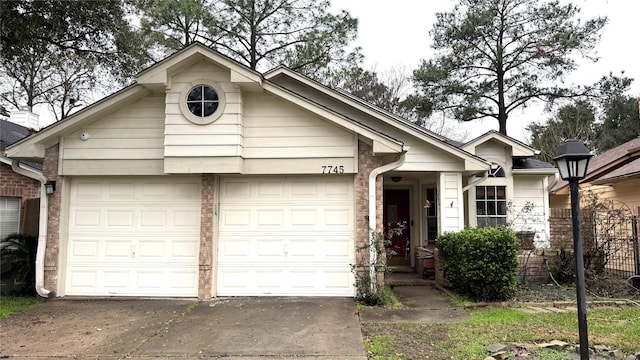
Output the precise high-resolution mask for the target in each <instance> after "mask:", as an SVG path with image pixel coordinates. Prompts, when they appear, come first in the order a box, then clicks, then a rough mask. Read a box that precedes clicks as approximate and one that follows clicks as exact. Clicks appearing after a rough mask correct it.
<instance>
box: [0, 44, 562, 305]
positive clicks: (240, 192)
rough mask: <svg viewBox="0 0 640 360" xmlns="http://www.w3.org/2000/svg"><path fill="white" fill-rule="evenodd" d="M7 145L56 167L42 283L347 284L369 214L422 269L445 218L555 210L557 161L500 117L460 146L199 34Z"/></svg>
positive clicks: (121, 287) (177, 290)
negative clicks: (495, 125)
mask: <svg viewBox="0 0 640 360" xmlns="http://www.w3.org/2000/svg"><path fill="white" fill-rule="evenodd" d="M7 153H8V155H9V156H10V157H12V158H14V159H19V160H20V161H40V162H42V163H43V172H44V175H45V177H46V178H47V179H48V180H49V181H55V182H56V191H55V192H54V193H53V194H51V195H48V219H49V222H48V226H47V229H48V231H47V236H46V239H44V241H46V245H45V246H44V247H45V248H46V252H45V253H43V254H39V256H42V257H43V262H44V269H43V274H41V275H39V276H41V277H42V279H43V280H42V281H43V282H42V284H43V285H42V288H41V289H40V290H39V291H40V293H41V294H43V295H47V296H51V294H52V292H55V294H56V296H76V295H78V296H160V297H167V296H171V297H198V298H201V299H206V298H210V297H214V296H235V295H249V296H270V295H287V296H353V295H354V292H355V290H354V287H353V283H354V278H353V274H352V273H351V271H350V266H349V265H350V264H353V263H355V262H356V250H355V249H356V247H360V246H363V245H366V244H367V243H368V242H369V241H370V239H371V237H370V229H375V230H376V231H377V232H381V231H383V229H384V227H383V222H384V223H393V224H395V223H403V224H406V225H407V229H406V230H405V231H404V233H403V234H402V236H399V238H398V239H395V240H394V244H393V245H394V248H396V249H397V250H398V255H397V256H398V257H399V258H401V260H403V261H404V262H406V264H408V265H410V266H417V265H418V264H416V256H415V254H416V249H417V247H420V246H428V245H430V244H431V245H432V244H433V241H434V240H435V237H436V235H437V234H438V233H441V232H445V231H457V230H461V229H463V228H464V227H465V226H476V225H495V224H504V223H508V222H509V217H510V215H509V211H508V210H509V207H510V205H509V204H513V207H515V208H518V207H522V206H523V205H524V203H525V201H531V202H535V205H536V207H538V208H539V209H541V210H540V211H542V212H547V211H548V197H547V193H548V189H547V186H548V183H547V178H548V175H549V174H552V173H554V172H555V169H552V168H549V167H544V166H540V164H539V163H537V162H535V161H534V160H532V159H531V157H532V156H533V155H534V154H535V151H534V150H533V149H531V148H530V147H528V146H526V145H524V144H521V143H520V142H518V141H515V140H513V139H511V138H508V137H506V136H503V135H500V134H498V133H496V132H490V133H488V134H486V135H484V136H481V137H479V138H477V139H474V140H472V141H470V142H468V143H466V144H460V143H454V142H451V141H449V140H448V139H446V138H444V137H441V136H438V135H436V134H433V133H431V132H429V131H427V130H425V129H424V128H421V127H418V126H416V125H414V124H412V123H410V122H407V121H405V120H403V119H401V118H399V117H397V116H394V115H393V114H390V113H387V112H385V111H383V110H381V109H379V108H376V107H374V106H372V105H370V104H368V103H366V102H364V101H362V100H360V99H358V98H356V97H353V96H351V95H349V94H347V93H345V92H341V91H335V90H332V89H329V88H327V87H324V86H322V85H320V84H318V83H317V82H314V81H312V80H310V79H308V78H306V77H304V76H301V75H299V74H297V73H295V72H293V71H291V70H289V69H287V68H284V67H278V68H276V69H274V70H271V71H269V72H267V73H265V74H260V73H258V72H255V71H253V70H250V69H249V68H247V67H245V66H243V65H240V64H239V63H237V62H235V61H234V60H232V59H230V58H227V57H225V56H223V55H221V54H219V53H217V52H215V51H213V50H211V49H209V48H207V47H205V46H203V45H201V44H197V43H196V44H192V45H190V46H188V47H186V48H184V49H183V50H181V51H179V52H178V53H176V54H174V55H172V56H170V57H168V58H166V59H165V60H163V61H161V62H159V63H157V64H155V65H153V66H152V67H150V68H148V69H146V70H144V71H143V72H141V73H140V74H138V75H137V77H136V82H135V83H134V84H133V85H131V86H129V87H126V88H124V89H122V90H120V91H119V92H117V93H115V94H113V95H111V96H109V97H107V98H105V99H103V100H101V101H99V102H97V103H95V104H93V105H91V106H89V107H87V108H85V109H83V110H81V111H79V112H77V113H75V114H74V115H72V116H69V117H68V118H66V119H65V120H63V121H60V122H58V123H56V124H54V125H52V126H50V127H48V128H46V129H44V130H42V131H41V132H39V133H37V134H34V135H32V136H31V137H29V138H27V139H25V140H23V141H21V142H19V143H17V144H15V145H13V146H11V147H10V148H9V149H8V150H7ZM537 230H538V231H539V233H540V234H539V236H540V239H541V241H544V239H546V236H547V235H546V234H548V231H546V229H545V225H544V224H543V225H542V227H541V228H538V229H537Z"/></svg>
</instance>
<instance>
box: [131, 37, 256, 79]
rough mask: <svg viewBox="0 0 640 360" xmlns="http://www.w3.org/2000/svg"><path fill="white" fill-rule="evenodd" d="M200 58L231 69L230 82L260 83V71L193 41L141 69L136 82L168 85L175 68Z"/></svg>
mask: <svg viewBox="0 0 640 360" xmlns="http://www.w3.org/2000/svg"><path fill="white" fill-rule="evenodd" d="M201 59H208V60H210V61H211V62H213V63H216V64H218V65H220V66H222V67H224V68H227V69H229V70H230V71H231V82H234V83H241V84H242V83H258V84H261V83H262V75H260V73H258V72H256V71H253V70H251V69H249V68H248V67H246V66H244V65H241V64H240V63H238V62H237V61H235V60H232V59H230V58H228V57H226V56H224V55H222V54H220V53H218V52H215V51H213V50H211V49H209V48H207V47H206V46H204V45H202V44H199V43H194V44H192V45H191V46H189V47H186V48H184V49H183V50H181V51H178V52H177V53H175V54H173V55H171V56H169V57H167V58H166V59H164V60H162V61H160V62H159V63H157V64H155V65H153V66H151V67H149V68H147V69H145V70H143V71H142V72H140V73H139V74H138V75H137V76H136V82H137V83H138V84H142V85H159V84H161V85H164V86H169V85H170V84H169V78H170V76H171V74H172V73H173V72H175V71H176V70H177V69H180V68H182V67H184V66H185V65H189V64H190V63H195V62H197V61H200V60H201Z"/></svg>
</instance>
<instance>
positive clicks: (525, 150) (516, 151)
mask: <svg viewBox="0 0 640 360" xmlns="http://www.w3.org/2000/svg"><path fill="white" fill-rule="evenodd" d="M489 140H497V141H500V142H501V143H503V144H506V145H509V146H511V149H512V151H511V152H512V154H511V156H518V157H531V156H534V155H536V154H537V153H538V151H536V150H535V149H533V148H531V147H529V146H527V145H525V144H522V143H520V142H519V141H516V140H515V139H512V138H511V137H509V136H505V135H502V134H500V133H499V132H496V131H495V130H491V131H488V132H486V133H484V134H482V135H480V136H478V137H477V138H475V139H473V140H471V141H469V142H467V143H466V144H464V145H462V149H464V150H465V151H468V152H470V153H475V148H476V146H478V145H480V144H482V143H485V142H487V141H489Z"/></svg>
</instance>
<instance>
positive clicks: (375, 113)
mask: <svg viewBox="0 0 640 360" xmlns="http://www.w3.org/2000/svg"><path fill="white" fill-rule="evenodd" d="M281 74H282V75H285V76H288V77H291V78H293V79H295V80H297V81H299V82H301V83H303V84H305V85H307V86H309V87H311V88H313V89H315V90H317V91H319V92H321V93H323V94H325V95H328V96H330V97H332V98H334V99H337V100H339V101H342V102H344V103H346V104H348V105H349V106H352V107H353V108H355V109H357V110H359V111H362V112H364V113H365V114H367V115H370V116H372V117H374V118H376V119H378V120H380V121H382V122H384V123H385V124H387V125H390V126H392V127H394V128H396V129H398V130H400V131H403V132H409V133H410V134H411V135H412V136H414V137H417V138H418V139H420V140H422V141H424V142H426V143H429V144H430V145H432V146H435V147H436V148H438V149H440V150H443V151H446V152H448V153H450V154H452V155H453V156H455V157H458V158H460V159H463V160H464V162H465V167H471V168H469V169H468V170H478V169H480V170H488V169H489V166H491V164H490V163H489V162H487V161H485V160H483V159H480V158H478V157H476V156H474V155H472V154H471V153H469V152H467V151H466V150H464V149H459V148H457V147H455V146H453V145H449V144H446V143H445V142H444V139H443V138H439V137H438V135H437V134H433V135H431V136H429V135H426V134H425V133H424V131H425V130H426V129H423V130H420V129H418V126H417V125H410V124H408V123H406V121H405V120H403V119H401V118H398V117H397V116H396V115H393V114H391V113H388V112H387V111H385V110H383V109H374V108H372V107H371V106H370V105H369V106H367V105H365V104H363V103H362V101H363V100H361V99H357V98H356V97H354V96H353V95H349V94H344V93H342V92H337V91H335V90H332V89H330V88H328V87H325V86H323V85H321V84H317V83H315V82H313V81H312V80H309V79H307V78H306V77H304V76H301V75H300V74H297V73H295V72H293V71H291V70H289V69H287V68H285V67H282V66H280V67H277V68H275V69H273V70H271V71H268V72H267V73H266V74H265V75H264V77H265V79H266V80H269V79H271V78H273V77H275V76H278V75H281ZM414 127H415V129H414Z"/></svg>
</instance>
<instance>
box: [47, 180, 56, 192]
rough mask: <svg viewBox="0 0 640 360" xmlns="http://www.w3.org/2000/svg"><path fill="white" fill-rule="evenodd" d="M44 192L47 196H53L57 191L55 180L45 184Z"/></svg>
mask: <svg viewBox="0 0 640 360" xmlns="http://www.w3.org/2000/svg"><path fill="white" fill-rule="evenodd" d="M44 191H45V192H46V193H47V195H51V194H53V193H54V192H55V191H56V182H55V181H54V180H47V182H46V183H44Z"/></svg>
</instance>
